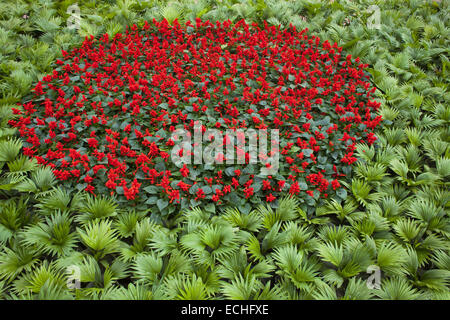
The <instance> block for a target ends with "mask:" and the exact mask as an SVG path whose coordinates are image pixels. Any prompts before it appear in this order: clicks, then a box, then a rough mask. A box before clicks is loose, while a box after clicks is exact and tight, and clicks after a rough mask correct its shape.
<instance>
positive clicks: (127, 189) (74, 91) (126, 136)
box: [10, 20, 381, 208]
mask: <svg viewBox="0 0 450 320" xmlns="http://www.w3.org/2000/svg"><path fill="white" fill-rule="evenodd" d="M63 56H64V58H63V59H62V60H58V61H57V67H56V68H55V70H54V71H53V73H52V74H49V75H47V76H45V77H44V78H43V79H42V80H41V81H39V82H38V84H37V85H36V87H35V88H34V90H33V91H34V95H35V96H34V97H33V99H32V100H31V101H28V102H26V103H24V104H22V111H21V110H18V109H15V110H14V113H15V114H17V115H18V118H17V119H16V120H11V121H10V125H12V126H13V127H16V128H18V129H19V132H20V134H21V136H22V137H23V139H24V140H25V142H26V147H25V148H24V153H25V154H26V155H28V156H30V157H34V158H36V159H37V160H38V162H39V163H41V164H45V165H48V166H50V167H52V168H53V171H54V173H55V175H56V177H57V178H58V179H60V180H64V181H67V182H68V183H71V184H72V185H74V184H75V185H77V186H78V188H80V187H81V188H84V189H86V190H88V191H90V192H92V193H104V192H106V191H108V190H109V191H110V192H111V191H112V192H114V191H115V192H117V193H119V194H121V195H124V196H125V197H126V199H127V200H132V199H139V197H140V196H141V195H142V198H143V199H144V200H146V202H145V203H147V204H155V200H154V199H153V200H152V199H149V198H150V196H151V195H152V194H155V195H156V196H155V197H156V198H157V199H163V198H164V197H165V198H166V199H167V200H170V202H174V203H180V202H183V201H189V200H190V201H191V202H190V203H191V205H192V203H195V202H198V201H203V200H205V201H211V200H213V201H215V202H217V203H222V202H226V201H229V202H230V203H234V204H238V203H244V202H245V200H246V199H249V198H252V197H255V196H256V197H259V198H260V199H261V200H262V201H268V202H272V201H274V200H276V199H277V198H278V196H279V194H280V193H281V192H283V191H288V192H290V193H291V194H295V195H301V194H302V192H305V191H307V194H310V195H312V194H313V192H312V190H315V189H317V190H318V191H320V192H321V193H322V194H325V195H327V194H330V193H332V192H333V191H334V190H336V189H337V188H339V187H340V184H339V182H338V181H337V180H336V178H339V177H340V176H343V175H344V174H343V173H342V172H343V171H342V170H343V168H344V167H345V166H348V165H351V164H352V163H353V162H354V161H356V158H354V157H353V152H354V150H355V145H356V143H357V142H363V141H366V142H367V143H369V144H372V143H373V142H374V141H375V139H376V138H375V136H374V135H373V133H372V131H373V129H374V128H375V127H376V126H377V125H378V124H379V123H380V122H381V117H380V116H376V114H375V113H376V111H377V109H378V107H379V103H377V102H375V101H373V100H371V99H370V96H371V94H372V93H373V92H374V90H375V89H374V88H373V87H371V85H370V82H369V81H368V75H367V73H365V71H364V68H365V67H366V65H364V64H362V63H360V61H359V59H358V58H356V59H352V57H351V56H346V57H345V56H343V55H342V48H340V47H338V46H337V45H336V44H333V45H332V44H330V43H329V42H328V41H325V42H323V43H321V42H320V39H319V38H318V37H315V36H308V35H307V30H302V31H298V30H296V29H295V28H294V27H292V26H291V27H290V28H288V29H287V30H280V28H277V27H275V26H268V25H267V24H265V25H264V26H263V27H262V28H260V27H258V26H257V25H256V24H254V25H251V26H249V25H247V24H246V23H245V22H244V21H239V22H238V23H236V24H234V25H233V24H232V23H231V22H230V21H225V22H223V23H220V22H217V23H215V24H213V23H211V22H209V21H205V22H202V21H200V20H197V22H196V24H195V25H191V24H190V23H189V22H188V23H187V24H186V26H184V27H181V26H180V25H179V24H178V23H177V22H176V21H175V22H174V24H173V25H169V24H168V23H167V22H166V21H163V22H157V21H153V23H152V24H149V23H145V25H144V26H143V27H142V28H140V29H139V28H137V27H136V26H133V27H131V28H130V30H128V31H127V32H126V34H118V35H116V36H115V37H114V38H113V39H110V38H109V36H108V35H107V34H105V35H104V36H103V37H102V38H101V39H99V40H95V39H94V38H93V37H90V38H87V39H86V40H85V41H84V42H83V44H82V46H81V47H80V48H77V49H75V50H73V51H72V52H70V53H67V52H63ZM197 120H200V121H202V123H203V125H204V128H202V131H203V132H205V131H206V129H207V128H217V129H220V130H223V131H224V132H225V130H227V129H246V128H254V129H264V128H268V129H279V130H280V134H281V137H280V139H281V145H280V150H281V154H280V161H281V163H280V169H279V172H278V174H277V175H276V176H269V177H266V178H261V177H258V172H259V169H258V168H257V169H255V170H253V171H252V170H250V169H248V168H249V167H247V166H246V165H241V167H240V168H239V169H238V168H233V170H230V171H228V172H226V173H223V170H225V169H226V167H225V165H222V166H219V165H218V166H216V169H215V170H213V171H210V170H204V169H203V167H202V166H201V165H198V166H193V165H187V166H186V165H184V166H183V167H182V168H181V169H179V168H177V167H176V166H175V165H173V163H172V162H171V160H170V156H169V155H170V152H171V148H172V146H173V145H174V141H173V140H171V139H170V137H171V133H172V132H173V131H175V130H176V129H177V128H183V129H186V130H193V127H194V122H195V121H197ZM225 140H226V139H225ZM224 143H226V141H225V142H224ZM186 152H187V151H186ZM237 152H238V154H239V153H240V154H242V155H244V154H245V159H246V160H247V162H248V161H249V154H248V152H247V150H242V149H240V150H237ZM180 153H183V150H181V151H180ZM263 156H265V155H263ZM217 157H221V158H222V159H223V158H224V155H223V154H220V155H217ZM246 168H247V169H246ZM219 173H220V174H219ZM305 177H306V180H305V179H304V178H305ZM307 182H308V183H307ZM285 185H286V186H285ZM143 190H145V191H143ZM144 195H145V196H144ZM236 197H237V199H238V200H239V201H241V202H239V201H238V203H235V202H236ZM192 201H193V202H192ZM155 205H156V204H155ZM159 206H160V207H161V208H163V207H164V205H163V204H162V203H159Z"/></svg>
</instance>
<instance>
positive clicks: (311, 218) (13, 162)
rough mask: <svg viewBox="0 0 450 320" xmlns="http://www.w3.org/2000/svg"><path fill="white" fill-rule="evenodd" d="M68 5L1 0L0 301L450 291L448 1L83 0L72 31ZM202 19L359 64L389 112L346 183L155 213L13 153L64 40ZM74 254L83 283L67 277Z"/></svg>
mask: <svg viewBox="0 0 450 320" xmlns="http://www.w3.org/2000/svg"><path fill="white" fill-rule="evenodd" d="M74 3H75V1H3V2H2V3H1V4H0V170H1V172H0V298H2V299H58V298H59V299H448V298H449V297H450V294H449V292H450V291H449V288H448V285H449V283H448V282H449V278H450V256H449V234H450V228H449V226H450V224H449V190H448V186H449V176H450V147H449V146H450V144H449V140H450V126H449V122H450V105H449V103H448V102H449V99H450V96H449V93H448V80H449V67H450V63H449V59H448V56H449V47H450V46H449V28H448V18H449V14H448V12H449V10H448V1H431V0H430V1H418V0H417V1H338V0H335V1H311V0H309V1H306V0H305V1H241V2H239V1H225V0H223V1H217V2H216V1H185V2H166V1H137V0H135V1H112V0H111V1H78V6H79V9H80V13H81V20H80V29H69V28H68V22H69V25H70V22H73V21H75V20H74V18H73V14H72V15H71V13H70V12H73V11H70V10H69V12H68V8H69V7H70V6H71V5H73V4H74ZM371 5H376V7H370V6H371ZM378 10H379V11H378ZM378 12H379V25H377V22H378V21H377V19H376V16H377V15H378ZM197 17H199V18H201V19H202V20H208V19H209V20H210V21H217V20H219V21H224V20H227V19H230V20H231V21H234V22H237V21H239V20H240V19H245V20H246V21H247V22H248V23H251V22H256V23H258V24H263V22H264V21H267V23H269V24H272V25H281V28H287V27H288V26H289V25H290V24H292V25H293V26H295V27H297V28H298V29H304V28H308V30H309V31H308V32H309V34H312V35H317V36H319V37H320V38H321V40H322V41H325V40H329V41H330V42H331V43H334V42H336V43H337V44H338V45H339V46H342V47H343V51H344V52H345V53H346V54H351V55H352V56H353V57H359V58H360V59H361V61H362V62H363V63H367V64H368V65H369V68H368V71H369V72H370V73H371V76H372V77H371V81H372V83H373V85H374V86H375V87H376V88H377V91H376V92H375V98H376V100H377V101H379V102H381V108H380V110H379V114H380V115H381V116H382V117H383V120H384V121H383V124H382V126H380V127H379V128H378V129H377V131H376V135H377V137H378V140H377V142H376V144H375V145H374V146H370V147H369V146H367V145H365V144H362V145H359V146H358V148H357V157H358V159H359V160H358V162H357V164H356V165H355V166H354V170H353V172H352V175H351V179H348V180H346V181H342V184H345V186H346V188H347V192H345V194H344V193H342V194H341V195H340V196H339V197H337V198H335V199H333V200H329V201H324V202H320V203H318V204H317V205H316V206H315V207H314V208H312V209H309V210H304V208H303V209H302V207H301V206H300V203H299V201H298V200H296V199H285V200H283V201H281V202H279V203H278V207H277V208H273V209H270V208H266V207H265V206H259V205H253V207H252V210H250V212H242V210H239V209H236V208H233V207H228V208H226V209H224V210H223V209H220V210H219V209H216V208H215V207H211V206H208V207H205V208H199V207H197V208H194V209H192V210H186V211H184V212H180V213H179V214H174V215H171V216H167V217H165V218H163V219H162V220H161V221H154V219H151V218H150V215H151V212H149V211H148V210H141V209H139V210H138V209H130V208H129V207H127V206H125V205H123V204H120V203H117V202H116V201H115V200H114V199H113V198H109V197H107V196H105V197H96V198H94V197H92V196H89V195H87V194H86V193H76V192H74V191H71V190H67V189H65V188H63V187H61V186H60V185H59V184H58V182H57V180H56V179H55V177H54V176H53V174H52V172H51V170H50V169H48V168H43V167H41V166H38V165H37V164H36V163H35V162H32V161H30V160H29V159H27V158H26V157H25V156H23V155H22V153H21V149H22V141H21V140H20V138H19V135H18V132H17V131H16V130H15V129H13V128H11V126H9V125H8V121H9V120H14V119H16V118H17V115H15V114H13V111H12V110H11V108H12V107H16V104H17V103H20V102H23V99H24V98H25V97H26V96H28V95H29V94H30V90H31V89H32V88H33V87H34V85H35V83H36V81H38V80H39V79H41V78H42V77H43V76H44V75H46V74H48V73H51V72H52V70H53V69H54V68H55V67H56V64H55V61H56V59H58V58H61V57H62V54H61V50H66V51H69V50H71V49H73V48H75V47H76V46H78V45H80V44H81V43H82V41H83V40H84V37H85V36H87V35H94V36H96V37H100V36H101V35H102V34H103V33H108V34H109V35H110V36H114V35H115V34H117V33H122V32H124V31H125V26H127V25H132V24H137V25H139V26H142V25H143V24H144V21H151V20H153V19H156V20H159V21H160V20H162V19H166V20H167V21H168V22H173V21H174V20H175V19H177V20H178V21H179V22H180V23H184V22H186V21H188V20H191V21H194V20H195V18H197ZM74 266H75V267H76V268H78V269H77V270H78V271H79V274H80V280H81V288H80V289H76V288H71V287H70V286H69V287H68V286H67V281H68V280H70V276H69V273H68V270H69V271H70V270H74V269H73V267H74ZM369 266H377V267H378V268H379V269H380V270H381V284H380V287H379V288H378V289H376V288H375V289H370V288H368V287H367V282H366V280H367V279H368V278H369V276H370V273H368V272H367V268H368V267H369ZM71 268H72V269H71Z"/></svg>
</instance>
